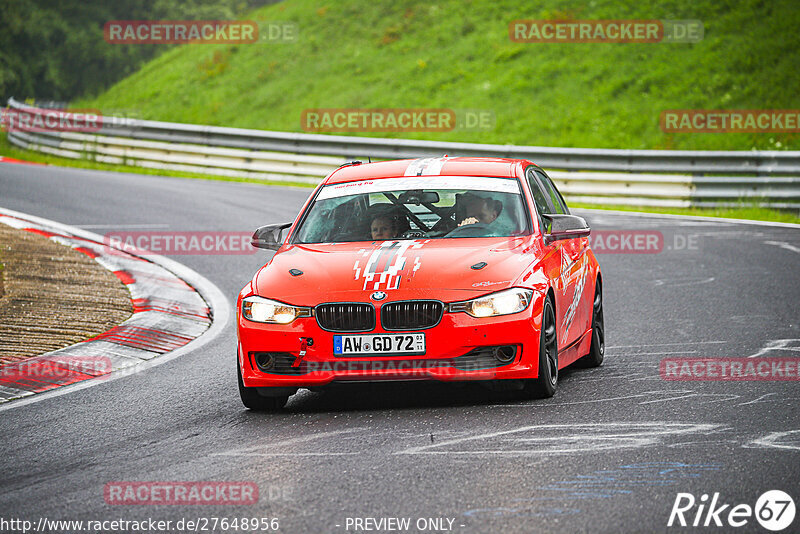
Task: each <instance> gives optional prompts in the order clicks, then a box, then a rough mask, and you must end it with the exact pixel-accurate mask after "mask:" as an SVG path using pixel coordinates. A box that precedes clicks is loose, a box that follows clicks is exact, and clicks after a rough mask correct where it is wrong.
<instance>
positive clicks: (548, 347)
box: [525, 297, 558, 399]
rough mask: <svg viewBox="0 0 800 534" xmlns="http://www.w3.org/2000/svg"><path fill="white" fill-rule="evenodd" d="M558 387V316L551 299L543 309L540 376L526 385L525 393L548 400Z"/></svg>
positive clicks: (546, 300) (545, 302)
mask: <svg viewBox="0 0 800 534" xmlns="http://www.w3.org/2000/svg"><path fill="white" fill-rule="evenodd" d="M557 385H558V334H557V332H556V314H555V309H554V308H553V303H552V301H551V300H550V297H548V298H546V299H545V301H544V306H543V307H542V332H541V334H540V337H539V376H538V378H535V379H533V380H527V381H526V383H525V393H526V394H527V396H529V397H531V398H534V399H547V398H549V397H552V396H553V395H554V394H555V392H556V386H557Z"/></svg>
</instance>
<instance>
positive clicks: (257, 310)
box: [242, 295, 311, 324]
mask: <svg viewBox="0 0 800 534" xmlns="http://www.w3.org/2000/svg"><path fill="white" fill-rule="evenodd" d="M242 315H244V318H245V319H247V320H249V321H255V322H257V323H278V324H289V323H291V322H292V321H294V320H295V319H297V318H298V317H311V308H304V307H301V306H290V305H288V304H284V303H283V302H277V301H275V300H270V299H265V298H264V297H257V296H255V295H253V296H252V297H246V298H244V299H243V300H242Z"/></svg>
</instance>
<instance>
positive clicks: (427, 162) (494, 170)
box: [324, 156, 530, 184]
mask: <svg viewBox="0 0 800 534" xmlns="http://www.w3.org/2000/svg"><path fill="white" fill-rule="evenodd" d="M519 163H530V162H528V161H526V160H522V159H506V158H478V157H457V158H449V157H447V156H445V157H441V158H419V159H401V160H392V161H380V162H376V163H361V164H355V165H353V164H351V165H343V166H342V167H340V168H338V169H336V170H335V171H333V172H332V173H331V174H330V175H328V177H327V179H326V180H325V182H324V183H326V184H338V183H342V182H352V181H357V180H365V179H381V178H398V177H403V176H496V177H501V178H513V177H514V176H516V173H515V168H516V166H517V164H519Z"/></svg>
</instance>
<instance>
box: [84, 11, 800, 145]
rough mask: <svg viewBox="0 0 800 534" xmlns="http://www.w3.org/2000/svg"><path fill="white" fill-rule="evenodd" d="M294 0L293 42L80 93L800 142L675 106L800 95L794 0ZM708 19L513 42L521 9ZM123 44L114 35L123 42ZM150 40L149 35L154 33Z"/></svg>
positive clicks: (617, 135) (283, 115) (676, 140)
mask: <svg viewBox="0 0 800 534" xmlns="http://www.w3.org/2000/svg"><path fill="white" fill-rule="evenodd" d="M584 3H585V2H583V1H576V0H564V1H561V2H558V3H555V2H550V3H548V5H543V4H538V3H532V2H529V1H511V0H472V1H469V0H434V1H433V2H431V0H424V1H416V0H408V1H405V2H376V1H371V0H337V1H335V2H334V1H332V0H331V1H329V2H328V3H327V5H321V4H320V2H318V1H311V0H286V1H284V2H282V3H279V4H276V5H272V6H268V7H265V8H262V9H259V10H257V11H255V12H253V13H251V14H250V16H248V17H247V18H249V19H251V20H263V21H291V22H295V23H297V25H298V26H299V30H300V33H299V39H298V40H297V42H294V43H285V44H239V45H211V44H199V45H188V46H182V47H178V48H175V49H172V50H170V51H168V52H166V53H164V54H163V55H161V56H160V57H158V58H156V59H154V60H152V61H150V62H149V63H148V64H146V65H145V66H144V68H142V69H141V70H140V71H138V72H137V73H135V74H133V75H131V76H130V77H128V78H126V79H124V80H123V81H121V82H119V83H118V84H116V85H115V86H114V87H112V88H111V89H110V90H109V91H107V92H106V93H104V94H102V95H100V96H99V97H98V98H96V99H94V100H91V101H83V102H78V103H75V104H76V105H78V106H79V107H94V108H99V109H101V110H108V109H112V110H120V109H124V110H129V111H131V112H133V113H135V114H136V115H137V116H139V117H141V118H150V119H157V120H165V121H175V122H189V123H198V124H213V125H224V126H238V127H244V128H258V129H265V130H284V131H302V130H301V127H300V116H301V113H302V111H303V110H304V109H307V108H339V107H347V108H352V107H368V108H375V107H442V108H478V109H485V110H490V111H492V112H494V114H495V116H496V126H495V128H494V129H492V130H490V131H474V132H464V131H461V132H447V133H402V134H400V133H398V134H385V133H381V134H365V135H375V136H380V137H391V136H397V137H415V138H424V139H436V140H458V141H467V142H489V143H514V144H527V145H547V146H563V147H604V148H662V149H732V150H749V149H751V148H759V149H795V150H797V149H800V134H766V133H759V134H733V133H705V134H665V133H663V132H662V131H661V129H660V127H659V114H660V112H661V111H662V110H665V109H692V108H704V109H792V108H794V109H797V108H800V91H798V88H800V52H799V51H800V32H798V31H797V28H798V27H800V6H798V4H797V2H796V0H774V1H763V0H744V1H725V0H723V1H720V0H696V1H693V2H687V1H669V0H667V1H664V0H636V1H634V0H625V1H622V2H620V1H608V0H595V1H593V2H590V3H589V4H590V6H584V5H583V4H584ZM566 18H571V19H673V20H674V19H700V20H702V21H703V22H704V27H705V38H704V39H703V40H702V41H701V42H699V43H693V44H666V43H657V44H622V43H610V44H589V43H570V44H563V43H561V44H527V43H514V42H511V40H510V39H509V36H508V24H509V22H510V21H512V20H514V19H566ZM109 46H111V45H109ZM144 46H148V45H144Z"/></svg>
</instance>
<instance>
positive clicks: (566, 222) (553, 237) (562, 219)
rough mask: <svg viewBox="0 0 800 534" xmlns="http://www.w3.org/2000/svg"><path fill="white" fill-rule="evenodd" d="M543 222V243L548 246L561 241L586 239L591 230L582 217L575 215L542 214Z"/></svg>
mask: <svg viewBox="0 0 800 534" xmlns="http://www.w3.org/2000/svg"><path fill="white" fill-rule="evenodd" d="M542 219H543V220H544V228H543V233H544V242H545V245H549V244H550V243H552V242H553V241H559V240H561V239H573V238H576V237H588V236H589V234H590V233H591V231H592V230H591V228H589V225H588V224H586V220H584V218H583V217H578V216H577V215H559V214H554V213H549V214H544V213H543V214H542Z"/></svg>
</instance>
